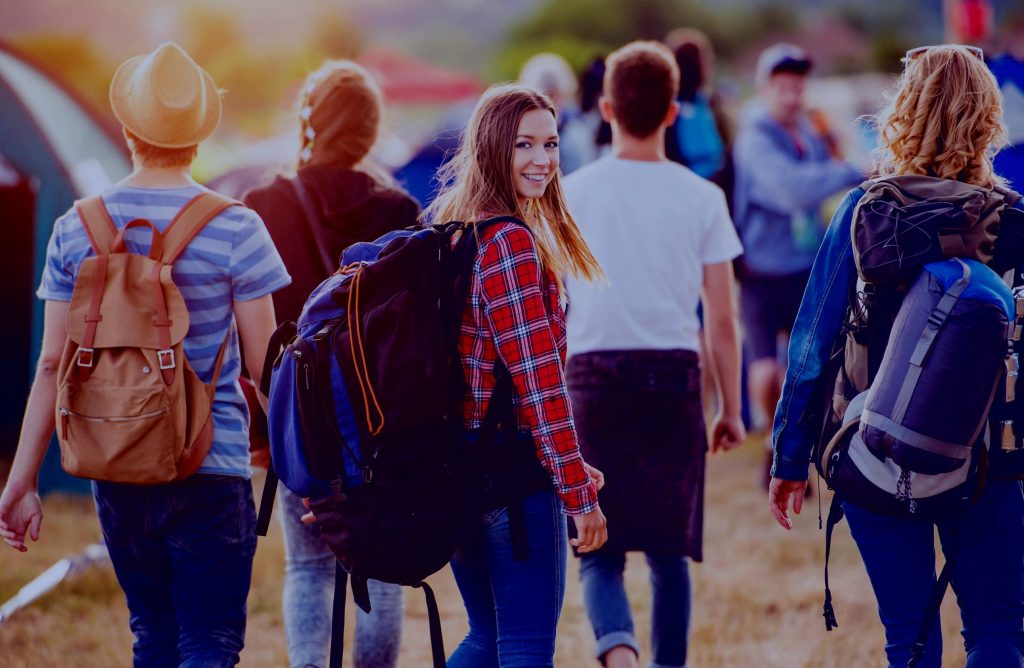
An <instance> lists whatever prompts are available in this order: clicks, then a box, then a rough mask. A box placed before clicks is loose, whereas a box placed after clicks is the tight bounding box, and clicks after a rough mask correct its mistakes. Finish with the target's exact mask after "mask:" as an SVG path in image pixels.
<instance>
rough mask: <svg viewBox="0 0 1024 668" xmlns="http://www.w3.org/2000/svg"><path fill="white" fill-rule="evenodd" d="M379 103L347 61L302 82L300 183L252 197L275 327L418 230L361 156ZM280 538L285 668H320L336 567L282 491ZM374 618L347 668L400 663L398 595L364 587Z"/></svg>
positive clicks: (405, 200)
mask: <svg viewBox="0 0 1024 668" xmlns="http://www.w3.org/2000/svg"><path fill="white" fill-rule="evenodd" d="M382 112H383V110H382V102H381V94H380V91H379V90H378V88H377V85H376V84H375V83H374V81H373V79H372V77H371V75H370V74H369V73H368V72H367V71H366V70H364V69H363V68H362V67H360V66H359V65H356V64H355V63H352V62H350V61H345V60H342V61H328V62H327V63H325V64H324V65H322V66H321V67H320V68H319V69H318V70H317V71H315V72H313V73H312V74H310V75H309V77H308V78H307V80H306V84H305V86H304V87H303V91H302V94H301V96H300V100H299V112H298V115H299V125H300V133H301V149H300V152H299V155H298V161H297V162H298V173H297V174H295V175H294V176H285V175H280V176H278V177H277V178H276V179H275V180H274V181H273V182H272V183H270V184H268V185H266V186H263V187H260V188H257V189H255V190H252V191H250V192H249V193H247V194H246V195H245V197H244V201H245V204H246V205H247V206H249V207H252V209H254V210H255V211H257V212H258V213H259V214H260V217H262V218H263V220H264V221H265V222H266V224H267V229H268V230H269V231H270V236H271V238H272V239H273V240H274V243H275V244H276V245H277V248H278V251H279V252H280V253H281V257H282V259H283V260H284V263H285V266H286V267H287V268H288V271H289V272H290V273H291V275H292V278H293V281H292V284H291V285H290V286H288V287H287V288H284V289H282V290H278V291H277V292H275V293H274V308H275V312H276V313H277V319H278V322H279V323H281V322H287V321H289V320H291V321H297V320H298V319H299V314H300V313H301V311H302V307H303V305H304V304H305V302H306V299H307V298H308V297H309V295H310V293H311V292H312V291H313V290H314V288H316V286H317V285H319V284H320V283H321V282H322V281H323V280H324V279H325V278H327V277H328V276H330V275H331V274H332V273H334V271H335V270H336V269H337V267H338V258H339V256H340V255H341V252H342V250H344V249H345V248H346V247H347V246H349V245H351V244H353V243H356V242H359V241H372V240H374V239H376V238H377V237H380V236H382V235H384V234H386V233H388V232H390V231H392V230H398V229H402V228H405V227H409V226H412V225H415V224H416V218H417V215H418V214H419V207H418V206H417V204H416V202H415V201H414V200H413V199H412V198H410V197H409V196H408V195H407V194H406V193H405V192H403V191H401V190H399V189H398V188H397V186H396V185H395V183H394V182H393V181H392V179H391V178H390V177H389V176H388V175H387V174H386V173H385V172H383V171H381V170H378V169H375V168H373V167H371V166H370V165H369V163H368V156H369V153H370V151H371V149H372V148H373V146H374V143H375V142H376V140H377V136H378V133H379V131H380V123H381V116H382ZM278 494H279V495H280V499H281V508H280V512H279V513H278V518H279V519H280V521H281V525H282V526H283V528H284V539H285V563H286V566H285V569H286V570H285V579H284V598H283V606H284V623H285V634H286V636H287V641H288V659H289V662H290V664H291V666H292V667H293V668H307V667H310V666H315V667H317V668H321V667H324V666H326V665H327V653H328V646H329V644H330V639H331V610H332V602H333V599H334V576H335V557H334V554H333V553H332V552H331V550H330V549H329V548H328V547H327V544H326V543H325V542H324V541H323V539H322V538H321V537H320V530H319V528H318V527H317V525H316V524H305V523H303V522H302V521H301V520H300V518H301V517H302V516H303V515H304V514H305V513H306V509H305V508H304V506H303V501H302V499H300V498H299V497H298V496H296V495H295V494H294V493H293V492H292V491H291V490H289V489H288V488H287V487H285V486H284V485H283V484H280V485H279V487H278ZM368 584H369V594H370V601H371V604H372V612H370V613H369V614H367V613H365V612H363V610H362V609H357V611H356V639H355V650H354V665H355V666H356V668H387V667H389V666H394V665H396V663H397V661H398V653H399V644H400V642H401V635H402V615H403V597H402V588H401V587H400V586H399V585H394V584H385V583H383V582H378V581H376V580H369V582H368Z"/></svg>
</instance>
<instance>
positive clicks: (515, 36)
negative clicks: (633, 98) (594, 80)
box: [492, 0, 800, 78]
mask: <svg viewBox="0 0 1024 668" xmlns="http://www.w3.org/2000/svg"><path fill="white" fill-rule="evenodd" d="M799 24H800V18H799V15H798V14H796V12H795V11H794V10H793V9H792V7H791V6H790V5H788V4H786V3H785V2H781V1H778V0H775V1H771V2H767V3H762V4H759V5H757V6H755V7H734V8H729V9H723V8H720V7H714V8H712V7H711V6H710V5H709V4H706V3H704V2H701V1H700V0H633V1H632V2H621V1H620V0H549V1H548V2H546V3H545V4H542V5H541V6H540V7H539V8H538V9H537V10H536V11H535V12H534V13H533V14H531V15H530V16H528V17H527V18H525V19H524V20H522V21H521V22H520V23H518V24H516V25H515V26H514V27H513V28H512V29H511V30H510V31H509V33H508V36H507V40H506V43H505V45H504V47H503V48H502V49H501V50H500V51H499V52H498V53H497V55H496V56H495V59H494V65H493V68H492V70H493V72H494V74H496V75H497V76H498V77H500V78H508V77H510V76H515V73H516V72H517V71H518V69H519V67H520V66H521V65H522V63H523V62H525V61H526V59H527V58H529V57H530V56H531V55H533V54H534V53H537V52H539V51H554V52H556V53H558V54H560V55H561V56H563V57H565V58H566V60H568V61H569V63H570V64H572V65H573V66H574V67H577V68H579V67H582V65H584V64H586V63H588V62H589V61H590V60H591V59H592V58H593V57H594V56H595V55H604V54H607V53H609V52H611V51H613V50H615V49H617V48H618V47H620V46H622V45H623V44H626V43H627V42H630V41H632V40H636V39H652V40H661V39H663V38H664V37H665V36H666V35H667V34H668V33H669V32H670V31H671V30H673V29H675V28H678V27H682V26H688V27H692V28H697V29H698V30H701V31H703V32H704V33H706V34H707V35H708V37H710V38H711V41H712V43H713V44H714V45H715V50H716V51H717V53H718V54H719V55H720V56H722V57H724V58H729V57H731V56H733V55H735V54H736V53H738V52H739V51H740V50H742V49H743V48H745V47H746V46H748V45H749V44H751V43H752V42H754V41H755V40H757V39H759V38H763V37H764V36H765V35H771V34H773V33H780V32H785V31H791V30H793V29H795V28H797V27H798V26H799Z"/></svg>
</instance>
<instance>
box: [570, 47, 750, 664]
mask: <svg viewBox="0 0 1024 668" xmlns="http://www.w3.org/2000/svg"><path fill="white" fill-rule="evenodd" d="M607 65H608V68H607V71H606V73H605V79H604V97H603V98H602V100H601V102H600V108H601V113H602V115H603V116H604V118H605V119H606V120H608V121H609V122H610V123H611V126H612V134H613V140H612V146H613V151H612V154H611V155H609V156H606V157H604V158H601V159H600V160H598V161H597V162H594V163H592V164H590V165H588V166H586V167H583V168H581V169H580V170H578V171H577V172H575V173H574V174H573V175H572V176H570V177H569V178H567V179H566V182H565V191H566V201H567V204H568V206H569V210H570V212H571V213H572V216H573V218H574V219H575V220H576V221H577V224H578V225H579V227H580V229H581V231H582V232H583V236H584V238H585V239H586V241H587V244H588V245H589V246H590V248H591V249H592V251H593V252H594V255H595V256H596V257H597V259H598V261H599V262H600V264H601V267H602V268H603V269H604V271H605V274H606V275H607V276H608V281H607V283H604V284H602V283H594V284H588V283H585V282H582V281H577V280H574V279H572V278H569V279H568V280H567V283H566V289H567V293H568V298H569V306H568V354H569V362H568V366H567V372H566V373H567V381H568V386H569V393H570V398H571V401H572V406H573V412H574V414H575V417H576V425H577V429H578V431H579V437H580V449H581V451H582V452H583V453H584V457H585V458H586V460H587V461H588V462H592V463H593V464H594V465H596V466H597V467H598V468H600V469H601V470H602V471H604V472H605V474H606V476H607V480H608V484H607V486H606V487H605V489H604V490H602V492H601V494H602V496H601V506H602V508H605V503H606V502H607V504H608V505H607V508H606V509H605V512H606V514H607V517H608V523H609V525H610V526H614V527H615V531H614V532H610V534H609V540H608V543H607V544H606V545H605V546H604V547H603V548H602V549H601V550H598V551H597V552H593V553H588V554H581V555H579V556H580V558H581V563H580V577H581V580H582V581H583V588H584V602H585V604H586V608H587V614H588V616H589V618H590V621H591V624H592V625H593V627H594V634H595V636H596V640H597V656H598V658H599V659H600V660H601V661H602V662H604V664H605V665H606V666H608V667H609V668H615V667H618V666H636V665H637V660H638V657H639V654H640V647H639V644H638V643H637V640H636V637H635V634H634V630H633V620H632V618H631V615H630V609H629V601H628V600H627V598H626V592H625V588H624V586H623V579H622V575H623V570H624V568H625V556H626V552H628V551H642V552H644V553H645V554H646V556H647V562H648V564H649V566H650V568H651V582H652V588H653V605H652V607H653V611H652V612H653V628H652V630H651V639H652V645H653V647H652V657H651V664H650V665H652V666H685V665H686V651H687V636H688V631H689V620H690V585H689V574H688V559H694V560H696V561H701V560H702V558H703V555H702V533H703V514H704V505H703V499H704V461H705V453H706V451H707V448H708V437H707V433H706V432H705V426H704V417H703V411H702V405H701V388H700V361H699V354H698V351H699V350H700V337H701V327H700V322H699V320H698V318H697V306H698V302H702V303H703V307H704V317H705V330H706V333H707V353H708V354H707V357H708V362H709V365H710V367H711V370H712V372H713V373H714V376H715V378H716V380H717V385H718V388H719V398H718V399H719V400H718V413H717V415H716V416H715V418H714V422H713V423H712V428H711V448H712V450H713V451H715V450H729V449H732V448H734V447H736V446H738V445H740V444H741V443H742V442H743V439H744V438H745V436H746V434H745V431H744V428H743V422H742V420H741V419H740V389H739V388H740V384H739V383H740V361H739V360H740V353H739V339H738V335H737V327H736V314H735V310H734V307H733V274H732V263H731V262H732V260H733V259H734V258H736V257H737V256H738V255H739V254H740V253H741V252H742V247H741V245H740V242H739V239H738V238H737V236H736V232H735V229H734V227H733V225H732V221H731V220H730V219H729V213H728V209H727V207H726V202H725V196H724V195H723V193H722V191H721V190H720V189H719V188H718V186H716V185H714V184H712V183H711V182H709V181H706V180H704V179H702V178H701V177H699V176H697V175H696V174H694V173H693V172H691V171H690V170H689V169H687V168H685V167H683V166H681V165H678V164H676V163H673V162H670V161H668V160H667V159H666V157H665V152H664V134H665V130H666V128H668V127H671V126H672V123H673V121H674V120H675V117H676V114H677V113H678V105H677V104H676V102H675V98H676V93H677V90H678V87H679V70H678V68H677V66H676V63H675V59H674V58H673V57H672V54H671V52H669V51H668V49H667V48H666V47H664V46H663V45H661V44H658V43H656V42H634V43H632V44H629V45H627V46H625V47H623V48H621V49H619V50H618V51H616V52H615V53H613V54H612V55H611V56H609V57H608V60H607ZM606 499H607V501H606Z"/></svg>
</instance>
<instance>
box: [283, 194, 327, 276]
mask: <svg viewBox="0 0 1024 668" xmlns="http://www.w3.org/2000/svg"><path fill="white" fill-rule="evenodd" d="M288 182H289V183H291V184H292V188H294V189H295V196H296V197H298V198H299V205H300V206H301V207H302V214H303V218H305V220H306V227H307V228H309V233H310V235H311V236H312V237H313V245H314V246H315V247H316V251H317V254H318V255H319V256H320V263H321V264H322V265H323V269H324V276H330V275H331V274H333V273H334V272H335V271H337V270H338V264H339V262H338V258H332V257H331V254H330V253H329V252H328V251H327V239H325V238H324V233H323V230H322V229H321V228H320V218H321V216H320V214H319V210H318V209H317V208H316V206H315V205H314V204H313V195H312V194H311V193H310V192H309V189H307V188H306V186H305V185H303V184H302V177H301V176H299V175H298V174H296V175H295V178H292V179H288Z"/></svg>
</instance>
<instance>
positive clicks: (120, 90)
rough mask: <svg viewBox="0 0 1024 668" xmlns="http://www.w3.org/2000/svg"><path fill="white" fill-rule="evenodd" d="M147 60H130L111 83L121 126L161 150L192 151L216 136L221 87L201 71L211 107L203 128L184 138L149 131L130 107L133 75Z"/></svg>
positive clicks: (111, 92) (114, 106)
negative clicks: (183, 149) (219, 88)
mask: <svg viewBox="0 0 1024 668" xmlns="http://www.w3.org/2000/svg"><path fill="white" fill-rule="evenodd" d="M145 59H146V56H136V57H135V58H129V59H128V60H126V61H125V62H123V63H122V64H121V66H120V67H118V68H117V71H116V72H114V78H113V79H112V80H111V81H110V108H111V109H112V110H113V111H114V116H115V117H116V118H117V120H118V122H120V123H121V125H123V126H124V127H125V128H127V129H128V130H130V131H131V133H132V134H134V135H135V136H136V137H138V138H139V139H141V140H142V141H144V142H146V143H147V144H151V145H153V146H159V147H161V148H188V147H189V146H195V145H196V144H198V143H199V142H201V141H203V140H204V139H206V138H207V137H209V136H210V135H211V134H213V131H214V130H216V129H217V126H218V125H220V117H221V103H220V90H218V88H217V84H216V83H215V82H214V81H213V77H211V76H210V75H209V74H208V73H207V72H206V70H204V69H202V68H199V69H200V71H201V72H202V73H203V85H204V86H205V88H206V99H207V105H206V115H205V117H204V118H203V121H202V123H200V124H199V127H198V128H197V129H195V130H194V131H192V132H190V133H188V134H187V135H184V136H181V137H161V136H160V135H159V134H158V133H154V132H153V129H152V128H148V129H147V127H146V124H145V123H143V122H142V119H140V118H138V117H137V116H136V114H135V113H134V112H133V110H132V108H131V105H130V104H128V98H129V95H128V89H129V86H130V83H131V78H132V75H133V74H134V73H135V70H137V69H138V68H139V66H140V65H141V64H142V61H143V60H145Z"/></svg>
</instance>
